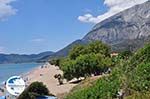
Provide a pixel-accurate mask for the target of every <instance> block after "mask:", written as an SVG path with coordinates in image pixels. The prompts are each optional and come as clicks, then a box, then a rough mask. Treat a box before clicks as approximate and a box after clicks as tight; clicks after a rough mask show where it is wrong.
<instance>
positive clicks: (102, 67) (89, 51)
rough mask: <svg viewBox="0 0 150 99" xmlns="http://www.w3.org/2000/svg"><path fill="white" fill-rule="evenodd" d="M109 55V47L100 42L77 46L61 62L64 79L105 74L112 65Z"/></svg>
mask: <svg viewBox="0 0 150 99" xmlns="http://www.w3.org/2000/svg"><path fill="white" fill-rule="evenodd" d="M109 53H110V52H109V47H108V46H107V45H105V44H103V43H102V42H99V41H95V42H92V43H90V44H88V45H84V46H83V45H77V46H75V47H74V48H73V49H72V50H71V51H70V54H69V56H68V58H66V59H65V60H63V61H62V62H61V69H62V70H63V72H64V77H65V78H66V79H68V80H71V79H73V78H80V77H85V78H86V77H88V76H91V75H92V74H93V75H99V74H101V73H102V72H105V71H106V70H107V69H108V68H109V67H110V66H111V64H112V62H111V59H110V57H109Z"/></svg>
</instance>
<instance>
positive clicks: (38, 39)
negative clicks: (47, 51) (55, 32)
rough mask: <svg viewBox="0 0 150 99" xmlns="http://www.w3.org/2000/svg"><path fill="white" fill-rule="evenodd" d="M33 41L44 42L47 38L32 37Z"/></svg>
mask: <svg viewBox="0 0 150 99" xmlns="http://www.w3.org/2000/svg"><path fill="white" fill-rule="evenodd" d="M31 41H32V42H44V41H45V39H43V38H36V39H32V40H31Z"/></svg>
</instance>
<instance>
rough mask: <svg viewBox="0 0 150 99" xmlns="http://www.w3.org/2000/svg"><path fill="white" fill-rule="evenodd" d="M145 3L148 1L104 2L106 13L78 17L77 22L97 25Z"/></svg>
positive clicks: (122, 0)
mask: <svg viewBox="0 0 150 99" xmlns="http://www.w3.org/2000/svg"><path fill="white" fill-rule="evenodd" d="M146 1H148V0H104V4H105V5H106V6H107V7H108V8H109V9H108V11H107V12H106V13H104V14H102V15H98V16H93V15H92V14H89V13H88V14H85V15H83V16H79V17H78V20H80V21H81V22H86V23H98V22H101V21H103V20H105V19H106V18H109V17H111V16H113V15H115V14H117V13H119V12H121V11H123V10H125V9H128V8H130V7H132V6H135V5H137V4H141V3H144V2H146Z"/></svg>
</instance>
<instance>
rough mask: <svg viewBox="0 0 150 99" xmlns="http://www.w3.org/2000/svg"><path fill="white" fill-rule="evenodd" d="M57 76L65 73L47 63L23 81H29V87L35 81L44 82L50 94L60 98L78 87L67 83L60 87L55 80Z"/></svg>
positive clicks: (28, 74)
mask: <svg viewBox="0 0 150 99" xmlns="http://www.w3.org/2000/svg"><path fill="white" fill-rule="evenodd" d="M55 74H63V72H62V71H61V70H60V69H59V68H58V67H56V66H54V65H50V64H48V63H46V64H45V65H43V66H40V67H38V68H35V69H33V70H32V71H30V72H28V73H27V74H24V75H23V79H24V80H27V81H26V84H27V85H30V84H31V83H32V82H35V81H39V82H43V83H44V84H45V85H46V86H47V88H48V89H49V91H50V93H52V94H54V95H55V96H58V97H59V96H60V95H64V94H66V93H68V92H69V91H70V90H71V89H72V88H73V87H74V86H76V84H70V83H69V82H66V81H65V83H64V84H63V85H59V83H58V80H57V79H55V78H54V75H55Z"/></svg>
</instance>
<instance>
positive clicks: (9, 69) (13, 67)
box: [0, 63, 43, 84]
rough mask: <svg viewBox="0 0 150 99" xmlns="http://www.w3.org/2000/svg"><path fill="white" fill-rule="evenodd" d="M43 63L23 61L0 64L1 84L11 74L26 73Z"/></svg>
mask: <svg viewBox="0 0 150 99" xmlns="http://www.w3.org/2000/svg"><path fill="white" fill-rule="evenodd" d="M40 65H43V64H42V63H22V64H0V84H1V83H2V82H3V81H6V80H7V79H8V78H9V77H11V76H19V75H20V74H23V73H26V72H28V71H30V70H32V69H34V68H36V67H38V66H40Z"/></svg>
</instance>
